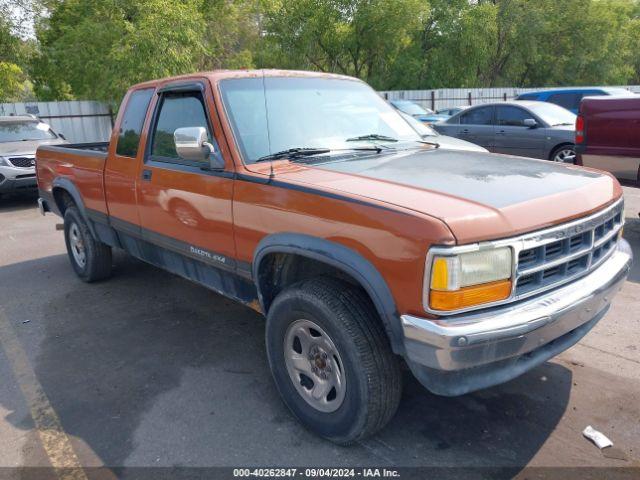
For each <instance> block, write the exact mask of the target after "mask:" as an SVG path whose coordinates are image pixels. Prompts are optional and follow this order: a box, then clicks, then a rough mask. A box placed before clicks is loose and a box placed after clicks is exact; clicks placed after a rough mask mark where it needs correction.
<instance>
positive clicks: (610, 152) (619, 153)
mask: <svg viewBox="0 0 640 480" xmlns="http://www.w3.org/2000/svg"><path fill="white" fill-rule="evenodd" d="M576 154H577V155H576V163H577V164H578V165H584V166H585V167H593V168H597V169H600V170H606V171H608V172H611V173H612V174H613V175H615V176H616V177H617V178H619V179H625V180H632V181H635V182H638V184H639V185H640V95H637V98H633V97H586V98H584V99H583V100H582V102H581V103H580V111H579V113H578V117H577V118H576Z"/></svg>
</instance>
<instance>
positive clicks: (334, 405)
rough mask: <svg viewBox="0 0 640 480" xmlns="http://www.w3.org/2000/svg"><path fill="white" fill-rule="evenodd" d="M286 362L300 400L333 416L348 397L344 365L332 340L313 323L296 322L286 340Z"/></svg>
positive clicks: (308, 321)
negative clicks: (346, 396) (345, 397)
mask: <svg viewBox="0 0 640 480" xmlns="http://www.w3.org/2000/svg"><path fill="white" fill-rule="evenodd" d="M284 361H285V365H286V367H287V372H288V374H289V378H290V379H291V382H292V383H293V385H294V387H295V389H296V391H297V392H298V394H300V396H301V397H302V398H303V399H304V400H305V402H307V403H308V404H309V405H311V406H312V407H313V408H315V409H316V410H319V411H321V412H325V413H330V412H334V411H336V410H337V409H338V408H340V405H342V402H343V401H344V396H345V393H346V378H345V376H344V370H343V369H344V366H343V365H344V364H343V363H342V358H341V357H340V353H339V352H338V349H337V348H336V346H335V344H334V343H333V340H331V337H329V335H327V333H326V332H325V331H324V330H322V329H321V328H320V327H319V326H318V325H317V324H315V323H314V322H312V321H310V320H304V319H301V320H296V321H295V322H293V323H292V324H291V325H289V328H288V329H287V332H286V334H285V339H284Z"/></svg>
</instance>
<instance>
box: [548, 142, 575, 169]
mask: <svg viewBox="0 0 640 480" xmlns="http://www.w3.org/2000/svg"><path fill="white" fill-rule="evenodd" d="M551 160H553V161H554V162H559V163H569V164H571V165H574V164H575V163H576V149H575V147H574V146H573V145H563V146H561V147H558V148H556V149H555V150H554V151H553V153H552V154H551Z"/></svg>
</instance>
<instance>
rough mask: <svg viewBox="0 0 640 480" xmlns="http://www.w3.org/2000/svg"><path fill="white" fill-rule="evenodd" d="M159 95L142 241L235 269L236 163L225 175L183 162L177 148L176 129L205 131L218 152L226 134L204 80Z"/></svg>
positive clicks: (142, 190)
mask: <svg viewBox="0 0 640 480" xmlns="http://www.w3.org/2000/svg"><path fill="white" fill-rule="evenodd" d="M158 95H159V97H158V98H157V101H156V104H155V112H154V114H153V117H152V120H151V125H150V127H149V135H148V138H147V145H146V149H145V157H144V163H143V164H142V167H141V171H140V172H139V176H138V179H137V194H138V211H139V215H140V223H141V227H142V235H143V237H144V238H145V240H147V242H149V243H151V244H153V245H155V246H158V247H160V248H161V249H166V250H171V251H173V252H176V253H179V254H182V255H184V256H187V257H191V258H193V259H195V260H199V261H201V262H204V263H206V264H211V265H214V266H216V267H229V268H232V267H233V259H234V257H235V247H234V242H233V228H232V227H233V224H232V215H231V196H232V184H233V167H232V165H231V162H230V161H229V160H226V166H225V170H224V171H211V170H208V169H207V168H208V166H209V164H208V161H205V160H203V161H197V160H189V159H186V158H181V157H180V156H179V155H178V153H177V151H176V148H175V143H174V132H175V130H176V129H178V128H184V127H204V128H205V129H206V131H207V136H208V140H209V142H210V143H211V144H213V145H214V147H215V148H216V150H218V145H219V144H221V143H222V139H221V137H219V135H221V128H220V126H219V124H216V125H214V124H213V123H212V121H211V119H212V118H215V117H214V116H212V115H210V109H211V111H213V108H215V107H214V103H213V99H212V98H211V97H210V94H209V93H208V91H207V90H206V89H205V83H204V80H203V81H202V82H195V83H190V84H180V85H174V86H173V87H171V88H161V89H160V90H159V91H158ZM218 140H220V141H218ZM218 151H219V150H218ZM226 158H227V159H228V158H229V156H228V155H227V156H226ZM159 252H161V250H160V251H159ZM158 258H159V262H160V263H166V262H165V260H166V259H165V258H164V257H163V256H162V255H160V256H159V257H158Z"/></svg>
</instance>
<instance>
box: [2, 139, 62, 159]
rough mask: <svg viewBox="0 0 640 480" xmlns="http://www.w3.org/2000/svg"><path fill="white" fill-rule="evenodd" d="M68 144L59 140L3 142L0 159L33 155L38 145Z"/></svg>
mask: <svg viewBox="0 0 640 480" xmlns="http://www.w3.org/2000/svg"><path fill="white" fill-rule="evenodd" d="M63 143H68V142H67V141H66V140H63V139H61V138H52V139H51V140H25V141H21V142H3V143H0V157H6V156H10V155H34V154H35V153H36V150H37V149H38V147H39V146H40V145H60V144H63Z"/></svg>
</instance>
